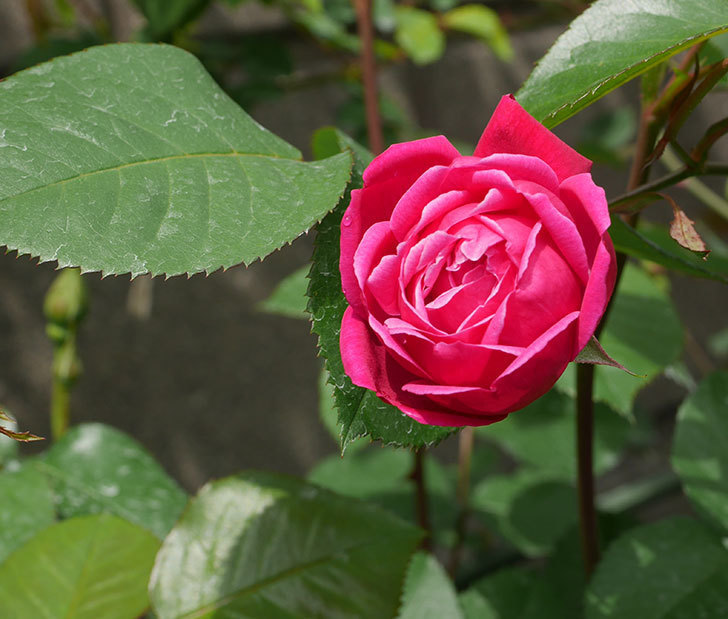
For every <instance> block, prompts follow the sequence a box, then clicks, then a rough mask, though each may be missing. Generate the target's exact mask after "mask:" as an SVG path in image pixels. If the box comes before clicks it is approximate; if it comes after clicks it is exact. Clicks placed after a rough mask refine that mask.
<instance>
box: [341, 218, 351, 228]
mask: <svg viewBox="0 0 728 619" xmlns="http://www.w3.org/2000/svg"><path fill="white" fill-rule="evenodd" d="M341 223H342V224H343V225H345V226H347V227H348V226H350V225H351V215H344V219H343V220H342V222H341Z"/></svg>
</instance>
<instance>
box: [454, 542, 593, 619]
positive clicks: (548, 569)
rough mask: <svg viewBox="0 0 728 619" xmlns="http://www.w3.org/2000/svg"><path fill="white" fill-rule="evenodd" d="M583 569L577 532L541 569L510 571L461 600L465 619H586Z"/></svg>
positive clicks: (476, 587) (480, 584)
mask: <svg viewBox="0 0 728 619" xmlns="http://www.w3.org/2000/svg"><path fill="white" fill-rule="evenodd" d="M584 585H585V578H584V566H583V562H582V557H581V547H580V545H579V535H578V532H577V531H576V529H575V528H572V529H569V531H568V533H567V534H566V535H564V536H563V537H562V538H561V539H560V540H559V541H558V542H557V543H556V546H555V547H554V551H553V554H552V555H551V556H550V557H549V558H548V559H547V561H546V563H545V565H543V567H542V568H540V569H532V568H530V567H527V568H507V569H501V570H498V571H497V572H496V573H494V574H492V575H489V576H486V577H485V578H482V579H481V580H479V581H477V582H476V583H475V584H473V585H472V586H471V587H470V589H468V590H467V591H466V592H465V593H464V594H462V595H461V596H460V601H461V604H462V606H463V609H464V610H465V611H466V612H465V616H466V619H515V618H518V619H583V616H584V609H583V590H584Z"/></svg>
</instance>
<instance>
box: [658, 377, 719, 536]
mask: <svg viewBox="0 0 728 619" xmlns="http://www.w3.org/2000/svg"><path fill="white" fill-rule="evenodd" d="M726 405H728V373H726V372H716V373H714V374H711V375H710V376H708V377H707V378H706V379H705V380H704V381H703V382H702V383H700V385H699V386H698V389H697V390H696V391H695V392H694V393H692V394H691V395H690V396H688V398H687V399H686V400H685V401H684V402H683V403H682V406H680V409H679V411H678V415H677V425H676V427H675V438H674V443H673V448H672V466H673V468H674V469H675V472H676V473H677V474H678V475H679V476H680V479H681V480H682V483H683V487H684V488H685V494H687V495H688V496H689V497H690V499H691V500H692V501H693V502H694V503H695V504H696V505H697V506H698V508H700V509H701V510H702V511H704V512H705V513H707V514H708V515H710V516H711V517H712V518H713V519H714V520H715V521H717V522H718V523H720V524H721V525H723V527H724V528H726V529H728V449H726V445H728V416H726Z"/></svg>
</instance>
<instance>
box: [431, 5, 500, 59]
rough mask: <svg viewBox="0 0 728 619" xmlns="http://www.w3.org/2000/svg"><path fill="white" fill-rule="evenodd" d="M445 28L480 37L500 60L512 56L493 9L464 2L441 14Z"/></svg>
mask: <svg viewBox="0 0 728 619" xmlns="http://www.w3.org/2000/svg"><path fill="white" fill-rule="evenodd" d="M442 22H443V24H444V25H445V27H446V28H449V29H451V30H459V31H460V32H465V33H466V34H471V35H473V36H475V37H478V38H479V39H482V40H483V41H484V42H485V43H486V44H487V45H488V46H489V47H490V48H491V49H492V50H493V51H494V52H495V54H496V55H497V56H498V57H499V58H500V59H501V60H506V61H507V60H511V59H512V58H513V48H512V47H511V42H510V40H509V39H508V33H507V32H506V29H505V28H504V27H503V24H502V23H501V21H500V18H499V17H498V13H496V12H495V11H494V10H493V9H490V8H488V7H487V6H483V5H482V4H464V5H462V6H459V7H457V8H454V9H452V10H450V11H448V12H447V13H445V14H444V15H443V16H442Z"/></svg>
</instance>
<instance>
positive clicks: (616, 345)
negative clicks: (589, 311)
mask: <svg viewBox="0 0 728 619" xmlns="http://www.w3.org/2000/svg"><path fill="white" fill-rule="evenodd" d="M663 283H666V282H663ZM665 287H666V286H662V287H661V286H658V285H657V283H656V279H655V278H653V277H650V276H649V275H648V274H647V273H646V272H645V271H644V270H643V269H641V268H639V267H637V266H635V265H632V264H628V265H627V267H626V268H625V270H624V273H623V275H622V279H621V281H620V284H619V288H618V290H617V291H616V292H615V294H616V298H615V299H614V304H613V306H612V309H611V311H610V313H609V316H608V317H607V323H606V326H605V328H604V333H602V335H601V336H600V338H599V339H600V341H601V344H602V346H603V347H604V350H606V351H607V352H608V353H609V354H610V355H611V356H612V357H614V358H615V359H618V360H619V361H620V362H621V363H623V364H624V365H625V366H627V367H628V368H629V369H630V370H632V371H633V372H635V374H637V375H639V376H640V378H637V377H634V376H630V375H629V374H626V373H625V372H623V371H622V370H619V369H617V368H611V367H607V366H598V367H596V368H595V372H594V373H595V380H594V397H595V399H597V400H599V401H601V402H606V403H607V404H609V406H611V407H612V408H613V409H614V410H615V411H617V412H618V413H620V414H621V415H624V416H625V417H628V418H631V416H632V403H633V401H634V398H635V396H636V395H637V393H639V391H640V390H641V389H642V388H644V387H645V386H646V385H647V384H648V383H649V382H650V381H651V380H653V379H654V378H656V377H657V376H658V375H659V374H660V373H661V372H662V371H663V370H664V369H665V367H666V366H668V365H669V364H670V363H672V362H673V361H674V360H675V359H677V358H678V356H679V355H680V353H681V351H682V341H683V336H682V325H681V323H680V318H679V317H678V315H677V311H676V310H675V307H674V305H673V303H672V301H671V299H670V295H669V294H668V292H667V291H666V290H665ZM573 366H574V364H570V366H569V367H568V368H567V371H566V372H564V374H563V375H562V377H561V378H560V379H559V382H558V383H557V385H558V387H559V389H560V390H562V391H565V392H566V393H569V394H571V395H574V392H575V387H574V385H575V377H574V367H573ZM642 376H644V377H645V378H642Z"/></svg>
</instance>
